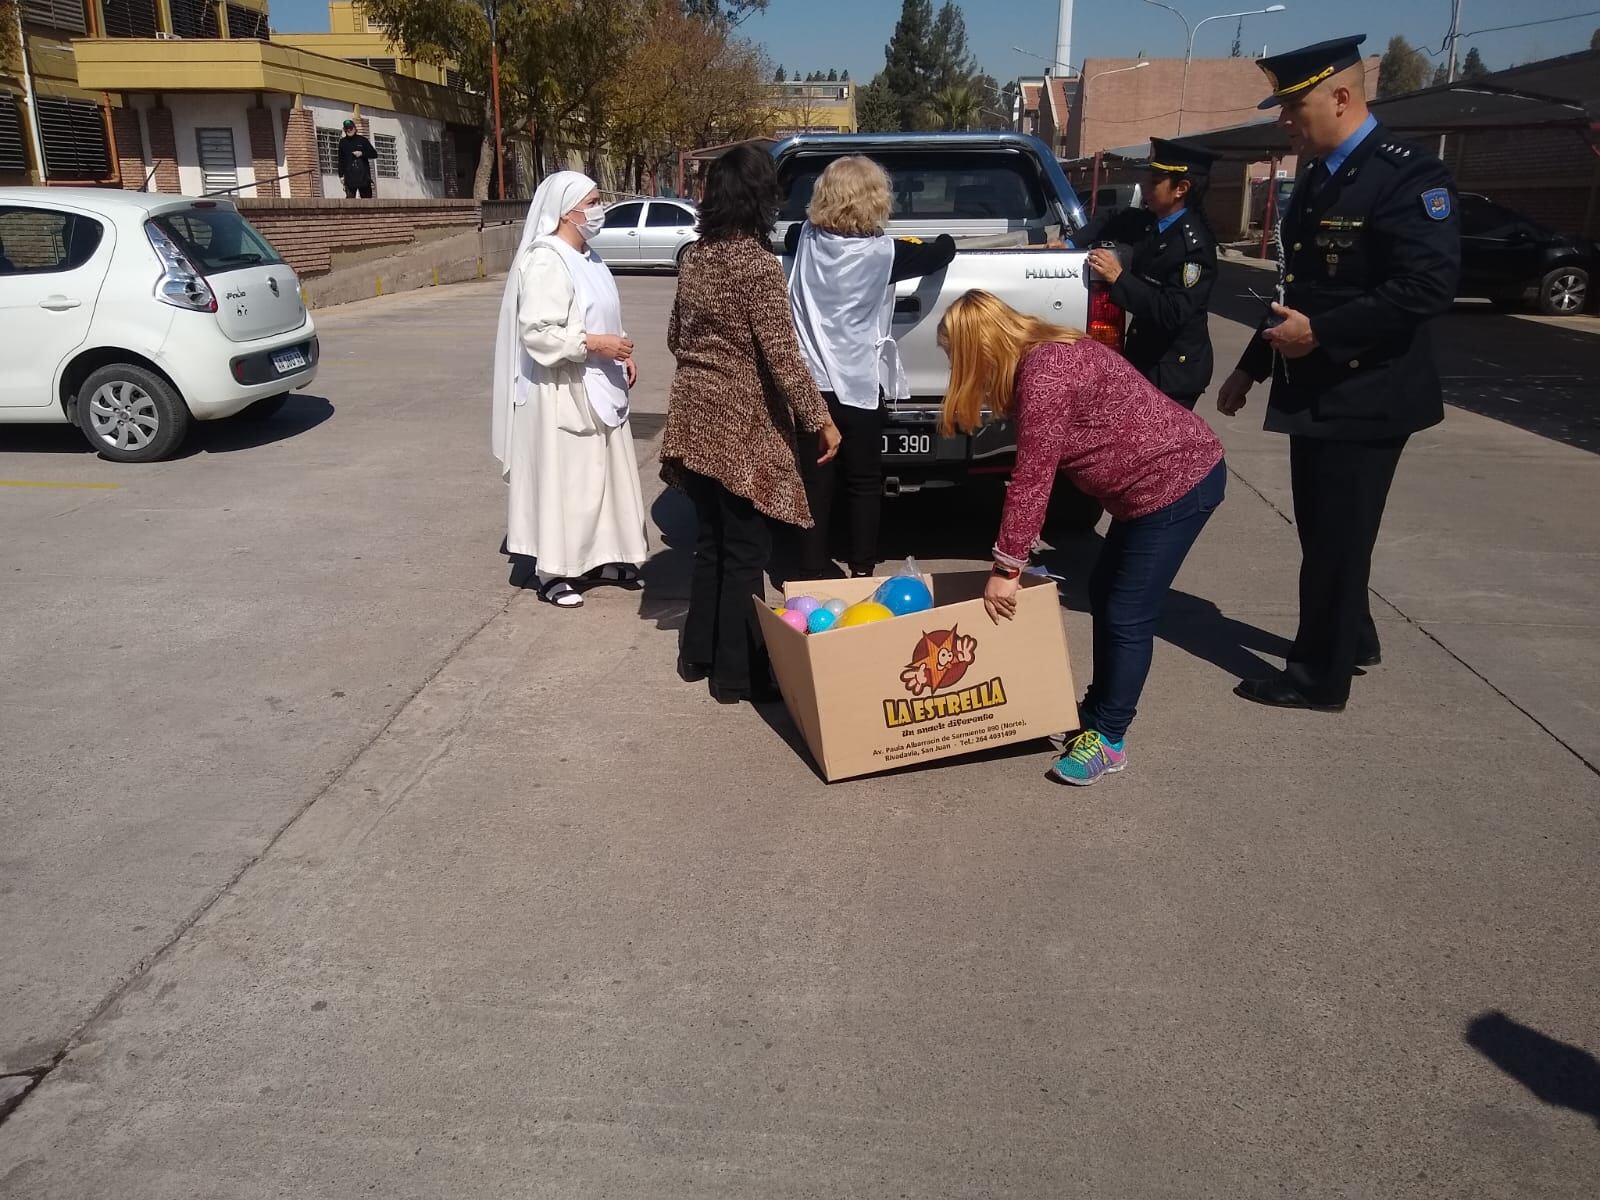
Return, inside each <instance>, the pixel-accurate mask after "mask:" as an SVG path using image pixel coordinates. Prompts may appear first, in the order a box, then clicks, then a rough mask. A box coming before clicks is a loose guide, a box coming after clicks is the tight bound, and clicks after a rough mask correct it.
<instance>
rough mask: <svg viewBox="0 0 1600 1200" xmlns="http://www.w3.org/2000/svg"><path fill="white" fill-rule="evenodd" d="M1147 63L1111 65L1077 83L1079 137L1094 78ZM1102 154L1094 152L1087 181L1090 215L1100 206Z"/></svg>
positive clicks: (1141, 66) (1084, 120) (1087, 111)
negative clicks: (1089, 176) (1092, 171)
mask: <svg viewBox="0 0 1600 1200" xmlns="http://www.w3.org/2000/svg"><path fill="white" fill-rule="evenodd" d="M1149 65H1150V63H1149V61H1148V60H1145V61H1141V62H1136V63H1134V64H1133V66H1131V67H1112V68H1111V69H1110V70H1109V71H1096V72H1095V73H1094V74H1093V75H1091V76H1089V78H1087V79H1085V80H1084V81H1083V82H1082V83H1081V84H1079V85H1078V135H1079V137H1080V138H1081V137H1082V135H1083V125H1084V122H1086V121H1087V120H1088V119H1089V107H1088V106H1089V85H1090V84H1091V83H1093V82H1094V81H1095V80H1096V79H1103V78H1104V77H1105V76H1107V75H1121V74H1122V73H1123V72H1124V71H1137V70H1140V69H1141V68H1143V67H1148V66H1149ZM1078 149H1079V150H1080V151H1082V149H1083V143H1082V142H1081V141H1080V142H1079V144H1078ZM1104 156H1105V152H1104V151H1103V150H1096V151H1095V152H1094V173H1093V176H1092V178H1091V179H1090V181H1089V215H1090V216H1091V217H1092V216H1094V212H1095V209H1096V208H1098V207H1099V206H1100V163H1101V162H1102V161H1103V159H1104Z"/></svg>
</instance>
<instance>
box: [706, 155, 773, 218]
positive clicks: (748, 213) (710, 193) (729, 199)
mask: <svg viewBox="0 0 1600 1200" xmlns="http://www.w3.org/2000/svg"><path fill="white" fill-rule="evenodd" d="M782 199H783V193H782V192H781V191H779V189H778V172H777V170H776V169H775V168H774V167H773V165H772V155H770V154H768V153H767V152H766V151H765V150H763V149H762V148H761V147H760V146H757V145H753V144H751V143H749V142H746V143H744V144H743V145H739V146H735V147H733V149H731V150H729V151H727V152H726V153H725V154H723V155H722V157H721V158H719V159H717V160H716V161H715V162H714V163H712V164H711V170H710V171H708V172H707V173H706V189H705V195H704V197H703V198H702V199H701V201H700V236H701V238H703V239H704V240H705V241H708V242H720V241H724V240H726V239H728V238H735V237H753V238H755V239H756V240H758V241H760V240H763V239H766V238H770V237H771V236H772V226H773V223H774V222H775V221H777V219H778V206H779V204H780V203H781V202H782Z"/></svg>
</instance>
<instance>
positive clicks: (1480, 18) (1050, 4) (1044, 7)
mask: <svg viewBox="0 0 1600 1200" xmlns="http://www.w3.org/2000/svg"><path fill="white" fill-rule="evenodd" d="M941 2H942V0H935V3H934V7H935V8H936V9H937V8H938V5H939V3H941ZM1269 2H1270V0H1245V2H1244V3H1240V2H1239V0H1235V2H1234V3H1232V4H1230V3H1228V2H1227V0H1210V2H1205V0H1172V6H1173V7H1174V8H1176V9H1178V10H1179V11H1180V12H1182V13H1183V14H1184V15H1185V16H1187V17H1188V18H1189V20H1190V22H1191V23H1193V22H1195V21H1198V20H1200V19H1201V18H1202V17H1207V16H1210V15H1211V14H1213V13H1225V12H1230V11H1238V10H1239V9H1241V8H1252V7H1255V8H1265V7H1267V4H1268V3H1269ZM1283 2H1284V3H1285V4H1287V6H1288V11H1287V12H1281V13H1275V14H1273V15H1272V16H1265V17H1248V18H1246V19H1245V23H1244V46H1245V52H1246V53H1255V52H1259V51H1260V50H1261V48H1262V46H1263V45H1265V46H1266V47H1267V49H1268V52H1269V53H1270V52H1276V51H1280V50H1290V49H1293V48H1294V47H1296V46H1301V45H1305V44H1307V43H1309V42H1316V41H1321V40H1322V39H1323V38H1329V37H1337V36H1340V35H1342V34H1350V33H1365V34H1367V45H1366V47H1365V48H1367V49H1370V50H1373V51H1375V52H1378V53H1381V52H1382V50H1383V47H1384V45H1385V44H1386V43H1387V42H1388V40H1389V38H1390V37H1391V36H1392V35H1393V34H1396V33H1398V34H1403V35H1404V36H1405V37H1406V38H1408V39H1409V40H1410V41H1411V43H1412V44H1413V45H1419V46H1423V47H1425V48H1426V49H1428V50H1438V49H1439V48H1440V47H1441V45H1442V44H1443V42H1444V34H1445V30H1446V29H1447V28H1448V26H1449V23H1450V8H1451V0H1338V3H1329V2H1328V0H1283ZM962 7H963V9H964V10H965V12H966V17H967V32H968V35H969V37H970V39H971V42H972V47H973V50H974V51H975V52H976V54H977V56H978V61H979V63H980V65H981V66H982V67H983V68H984V69H985V70H987V71H988V72H989V73H990V74H992V75H994V76H995V77H996V78H998V79H1001V80H1005V79H1010V78H1015V77H1016V76H1018V75H1022V74H1038V73H1040V72H1042V71H1043V70H1044V68H1045V66H1046V63H1045V61H1044V59H1047V58H1049V57H1051V56H1052V55H1054V53H1055V40H1056V12H1057V9H1058V4H1057V3H1056V0H967V2H966V3H965V4H963V5H962ZM1595 9H1600V0H1519V2H1518V3H1515V4H1507V3H1505V2H1504V0H1463V4H1462V16H1461V29H1462V32H1463V33H1467V32H1469V31H1471V30H1476V29H1485V28H1488V27H1491V26H1497V25H1510V24H1515V23H1521V22H1525V21H1539V20H1543V19H1546V18H1550V17H1560V16H1564V15H1567V14H1571V13H1581V12H1588V11H1591V10H1595ZM899 15H900V0H772V3H771V7H770V9H769V10H768V11H767V13H766V14H765V15H762V16H758V17H754V18H752V19H751V20H750V21H749V22H747V23H746V25H745V33H746V34H747V35H748V36H750V37H751V38H753V39H754V40H756V41H758V42H761V43H762V44H763V45H764V46H765V47H766V51H767V55H768V57H770V58H771V59H772V61H773V62H774V64H777V63H782V64H783V65H784V66H785V67H787V68H788V69H789V71H790V72H794V71H797V70H798V71H799V72H801V73H802V74H805V73H808V72H810V71H813V70H818V69H821V70H827V69H828V68H830V67H836V68H838V69H840V70H845V69H848V70H849V71H850V76H851V78H852V79H856V80H858V81H860V82H865V81H866V80H868V79H870V78H871V77H872V76H873V75H874V74H875V73H876V72H877V71H878V70H879V69H881V68H882V66H883V47H884V44H885V43H886V42H887V41H888V40H889V35H890V34H891V33H892V32H893V31H894V23H895V20H896V19H897V18H898V17H899ZM1235 24H1236V22H1234V21H1213V22H1211V23H1210V24H1209V25H1207V26H1206V27H1205V28H1204V29H1202V30H1201V31H1200V35H1199V38H1198V39H1197V41H1196V43H1195V54H1196V56H1220V55H1225V54H1227V53H1228V51H1229V48H1230V47H1231V46H1232V44H1233V34H1234V27H1235ZM272 25H273V28H275V29H281V30H286V31H291V30H292V31H301V30H326V29H327V27H328V10H327V4H326V3H325V2H324V0H272ZM1596 28H1600V15H1596V16H1589V17H1580V18H1577V19H1575V20H1571V21H1561V22H1558V23H1554V24H1548V25H1535V26H1531V27H1529V28H1525V29H1514V30H1507V31H1504V32H1499V33H1485V34H1482V35H1480V36H1477V37H1471V38H1467V39H1465V40H1464V41H1463V42H1462V45H1461V53H1462V54H1463V55H1465V53H1466V48H1467V46H1477V47H1478V52H1479V53H1480V54H1482V55H1483V59H1484V61H1485V62H1486V63H1487V64H1488V65H1489V67H1490V69H1495V68H1498V67H1506V66H1510V65H1511V64H1512V63H1518V62H1529V61H1532V60H1533V59H1538V58H1549V57H1552V56H1554V55H1557V54H1568V53H1571V52H1572V51H1574V50H1582V49H1585V48H1587V47H1588V45H1589V35H1590V34H1591V33H1592V32H1593V31H1594V30H1595V29H1596ZM1013 46H1022V47H1023V48H1024V49H1027V50H1030V51H1033V52H1034V54H1036V55H1041V56H1043V58H1039V57H1029V56H1028V55H1026V54H1019V53H1017V52H1016V51H1014V50H1013V49H1012V47H1013ZM1072 46H1073V49H1072V57H1073V58H1074V59H1075V60H1078V61H1081V60H1082V59H1083V58H1085V57H1096V58H1098V57H1124V56H1132V55H1140V56H1144V57H1154V56H1162V57H1168V56H1170V57H1182V55H1183V50H1184V32H1183V26H1182V24H1180V23H1179V21H1178V18H1177V17H1175V16H1173V15H1172V14H1171V13H1168V12H1163V11H1162V10H1161V9H1159V8H1155V7H1153V6H1151V5H1149V4H1146V3H1144V2H1143V0H1077V4H1076V13H1075V16H1074V19H1073V37H1072ZM619 65H620V64H619Z"/></svg>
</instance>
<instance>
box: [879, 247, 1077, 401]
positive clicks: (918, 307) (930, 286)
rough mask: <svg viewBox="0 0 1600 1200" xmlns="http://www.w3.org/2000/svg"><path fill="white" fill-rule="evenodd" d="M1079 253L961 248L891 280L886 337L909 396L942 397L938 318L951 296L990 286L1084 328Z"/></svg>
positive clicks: (946, 373) (1048, 316) (1039, 312)
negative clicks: (895, 346) (934, 268)
mask: <svg viewBox="0 0 1600 1200" xmlns="http://www.w3.org/2000/svg"><path fill="white" fill-rule="evenodd" d="M1087 257H1088V256H1087V255H1086V254H1085V253H1084V252H1082V251H1080V250H961V251H960V252H958V253H957V254H956V257H955V261H954V262H952V263H951V264H950V266H949V267H947V268H946V269H945V270H943V271H941V272H939V273H938V274H937V275H928V276H924V277H923V278H921V279H908V280H905V281H904V282H902V283H899V284H897V285H895V312H894V336H895V340H896V341H897V342H898V343H899V346H900V358H901V361H902V362H903V363H904V364H905V369H906V377H907V379H908V380H909V381H910V384H911V395H912V399H913V401H920V402H923V403H927V404H937V403H939V402H940V401H942V399H943V397H944V393H945V386H946V385H947V384H948V383H949V381H950V370H949V364H948V362H947V361H946V360H945V356H944V351H942V350H940V349H939V342H938V337H939V321H940V319H941V318H942V317H943V316H944V311H945V309H946V308H948V307H949V306H950V303H951V301H953V300H955V298H956V297H958V296H961V295H963V294H964V293H966V292H969V291H971V290H972V289H974V288H980V289H982V290H984V291H987V292H992V293H994V294H995V295H996V296H998V297H1000V299H1002V300H1004V301H1005V302H1006V303H1007V304H1009V305H1011V306H1012V307H1013V308H1015V309H1017V310H1018V311H1020V312H1025V313H1031V314H1033V315H1034V316H1036V317H1040V318H1042V319H1043V320H1046V321H1051V322H1053V323H1055V324H1057V325H1070V326H1073V327H1074V328H1077V329H1083V328H1085V327H1086V326H1087V325H1088V321H1089V289H1088V283H1087V280H1086V278H1085V275H1086V271H1085V260H1086V259H1087Z"/></svg>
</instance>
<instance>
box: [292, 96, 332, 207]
mask: <svg viewBox="0 0 1600 1200" xmlns="http://www.w3.org/2000/svg"><path fill="white" fill-rule="evenodd" d="M283 148H284V159H285V164H284V165H285V169H286V170H287V171H288V172H289V195H290V196H293V197H296V198H299V197H308V198H309V197H313V196H320V195H322V175H321V173H320V171H319V170H318V169H317V121H316V117H314V116H313V115H312V112H311V110H310V109H309V108H292V109H285V110H284V114H283Z"/></svg>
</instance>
